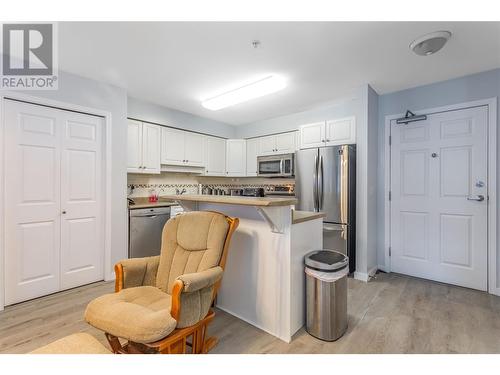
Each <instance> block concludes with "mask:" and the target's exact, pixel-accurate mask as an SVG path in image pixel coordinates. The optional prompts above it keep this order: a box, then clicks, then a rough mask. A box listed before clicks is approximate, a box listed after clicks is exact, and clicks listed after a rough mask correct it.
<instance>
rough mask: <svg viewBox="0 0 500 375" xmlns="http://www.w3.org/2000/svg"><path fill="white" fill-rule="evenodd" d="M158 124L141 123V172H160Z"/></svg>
mask: <svg viewBox="0 0 500 375" xmlns="http://www.w3.org/2000/svg"><path fill="white" fill-rule="evenodd" d="M160 141H161V130H160V126H158V125H152V124H148V123H145V122H143V123H142V165H143V168H142V170H143V173H155V174H160Z"/></svg>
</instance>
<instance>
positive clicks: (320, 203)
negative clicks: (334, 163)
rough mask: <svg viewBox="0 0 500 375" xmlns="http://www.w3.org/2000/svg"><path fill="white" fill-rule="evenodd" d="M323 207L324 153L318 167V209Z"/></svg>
mask: <svg viewBox="0 0 500 375" xmlns="http://www.w3.org/2000/svg"><path fill="white" fill-rule="evenodd" d="M322 209H323V155H320V157H319V168H318V210H319V211H321V210H322Z"/></svg>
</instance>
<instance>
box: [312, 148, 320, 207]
mask: <svg viewBox="0 0 500 375" xmlns="http://www.w3.org/2000/svg"><path fill="white" fill-rule="evenodd" d="M313 202H314V211H319V210H318V155H317V154H316V155H315V156H314V168H313Z"/></svg>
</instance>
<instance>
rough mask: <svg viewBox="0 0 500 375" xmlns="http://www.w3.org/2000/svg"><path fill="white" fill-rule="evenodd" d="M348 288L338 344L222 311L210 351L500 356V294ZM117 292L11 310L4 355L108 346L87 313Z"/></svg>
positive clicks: (400, 286) (5, 320)
mask: <svg viewBox="0 0 500 375" xmlns="http://www.w3.org/2000/svg"><path fill="white" fill-rule="evenodd" d="M348 285H349V292H348V313H349V328H348V330H347V332H346V334H345V335H344V336H343V337H342V338H341V339H339V340H338V341H336V342H324V341H321V340H318V339H315V338H314V337H312V336H310V335H308V334H307V333H306V332H305V330H304V329H301V330H300V331H299V332H297V334H296V335H295V336H294V339H293V341H292V342H291V343H290V344H286V343H284V342H282V341H281V340H279V339H277V338H275V337H273V336H271V335H269V334H267V333H265V332H263V331H261V330H259V329H258V328H255V327H253V326H252V325H250V324H248V323H245V322H243V321H241V320H240V319H238V318H236V317H234V316H232V315H230V314H228V313H225V312H223V311H220V310H217V312H216V318H215V321H214V323H213V324H212V326H211V327H210V333H212V334H215V335H217V336H218V337H219V345H218V346H217V347H215V348H214V350H213V351H212V352H211V353H500V297H495V296H491V295H488V294H486V293H483V292H478V291H474V290H470V289H465V288H459V287H454V286H450V285H445V284H439V283H434V282H431V281H426V280H421V279H415V278H410V277H406V276H401V275H396V274H383V273H380V274H377V276H376V278H375V279H373V280H372V281H370V282H369V283H363V282H360V281H357V280H353V279H349V282H348ZM112 291H113V283H104V282H101V283H95V284H91V285H87V286H84V287H81V288H77V289H73V290H69V291H65V292H61V293H57V294H53V295H50V296H47V297H43V298H39V299H36V300H32V301H28V302H24V303H21V304H18V305H14V306H10V307H7V308H6V309H5V310H4V311H3V312H0V353H27V352H29V351H31V350H33V349H35V348H38V347H40V346H42V345H45V344H48V343H50V342H52V341H55V340H57V339H59V338H61V337H64V336H67V335H69V334H71V333H75V332H88V333H90V334H92V335H93V336H95V337H96V338H98V339H99V341H101V342H102V343H103V344H106V340H105V338H104V335H103V334H102V332H100V331H98V330H96V329H94V328H92V327H91V326H89V325H88V324H87V323H85V321H84V320H83V312H84V310H85V306H86V305H87V303H88V302H89V301H90V300H92V299H93V298H95V297H97V296H99V295H102V294H104V293H109V292H112ZM106 345H107V344H106Z"/></svg>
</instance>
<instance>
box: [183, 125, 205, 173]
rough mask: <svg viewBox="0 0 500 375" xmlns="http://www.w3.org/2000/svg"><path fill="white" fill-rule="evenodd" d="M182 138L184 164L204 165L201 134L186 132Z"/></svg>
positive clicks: (203, 143) (202, 137)
mask: <svg viewBox="0 0 500 375" xmlns="http://www.w3.org/2000/svg"><path fill="white" fill-rule="evenodd" d="M184 139H185V143H184V157H185V159H186V164H187V165H190V166H193V167H204V166H205V152H204V149H205V147H204V146H205V142H204V141H205V140H204V136H203V135H201V134H196V133H189V132H186V134H185V138H184Z"/></svg>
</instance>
